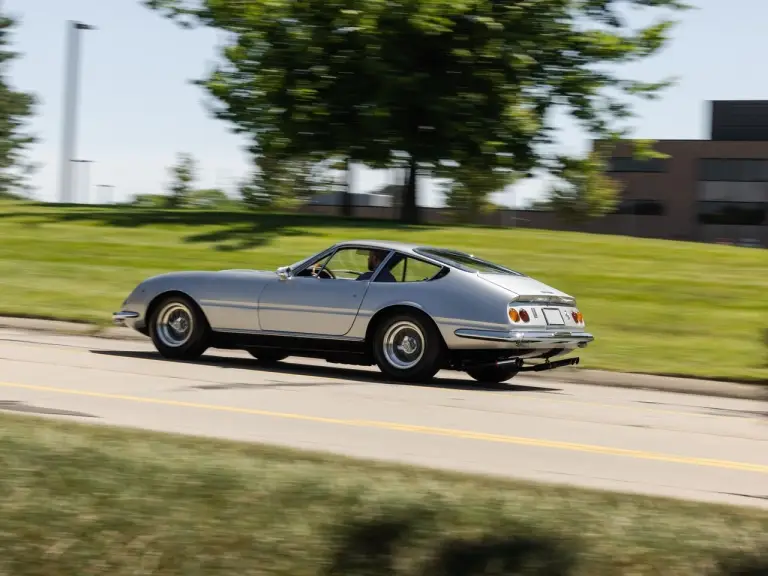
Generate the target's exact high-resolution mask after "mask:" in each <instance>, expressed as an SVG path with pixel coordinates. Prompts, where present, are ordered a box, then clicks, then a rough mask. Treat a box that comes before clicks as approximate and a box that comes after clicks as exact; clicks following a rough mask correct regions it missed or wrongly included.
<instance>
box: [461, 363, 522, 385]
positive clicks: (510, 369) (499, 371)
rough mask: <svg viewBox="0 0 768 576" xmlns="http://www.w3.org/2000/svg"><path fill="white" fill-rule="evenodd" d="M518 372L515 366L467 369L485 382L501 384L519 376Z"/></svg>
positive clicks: (470, 373)
mask: <svg viewBox="0 0 768 576" xmlns="http://www.w3.org/2000/svg"><path fill="white" fill-rule="evenodd" d="M517 373H518V369H517V367H515V366H485V367H483V368H474V369H471V370H467V374H469V375H470V376H471V377H472V378H474V379H475V380H477V381H478V382H482V383H484V384H501V383H502V382H506V381H507V380H511V379H512V378H514V377H515V376H517Z"/></svg>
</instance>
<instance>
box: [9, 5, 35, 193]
mask: <svg viewBox="0 0 768 576" xmlns="http://www.w3.org/2000/svg"><path fill="white" fill-rule="evenodd" d="M16 25H17V22H16V20H14V19H13V18H10V17H8V16H5V15H3V14H0V194H2V193H6V194H12V193H14V192H17V191H20V190H23V189H25V188H26V177H27V175H28V174H29V172H30V171H31V170H32V168H33V166H32V164H30V163H29V162H27V160H26V157H25V153H26V151H27V149H28V148H29V147H30V146H31V145H32V144H34V143H35V141H36V139H35V138H34V137H33V136H31V135H30V134H29V133H28V132H27V131H26V123H27V121H28V120H29V119H30V118H31V117H32V115H33V113H34V106H35V104H36V103H37V100H36V98H35V97H34V96H33V95H32V94H30V93H26V92H21V91H18V90H15V89H14V88H12V87H11V84H10V82H9V80H8V71H9V68H10V66H11V64H12V63H13V61H14V60H16V59H17V58H18V57H19V54H18V53H17V52H14V51H13V50H10V49H9V46H10V34H11V32H12V30H13V28H15V27H16Z"/></svg>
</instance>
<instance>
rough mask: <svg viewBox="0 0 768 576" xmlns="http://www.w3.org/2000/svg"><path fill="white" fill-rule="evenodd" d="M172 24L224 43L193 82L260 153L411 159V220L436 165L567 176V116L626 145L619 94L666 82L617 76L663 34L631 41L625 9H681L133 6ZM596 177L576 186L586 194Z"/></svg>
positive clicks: (663, 23) (414, 3)
mask: <svg viewBox="0 0 768 576" xmlns="http://www.w3.org/2000/svg"><path fill="white" fill-rule="evenodd" d="M145 3H146V4H147V5H148V6H150V7H151V8H154V9H157V10H160V11H162V12H164V13H165V14H166V15H169V16H171V17H173V18H180V19H181V20H182V21H184V22H198V23H202V24H204V25H207V26H210V27H212V28H215V29H219V30H224V31H227V32H228V33H229V34H230V38H231V39H232V40H231V44H230V45H229V46H227V47H226V48H225V49H224V51H223V54H222V55H223V63H222V64H221V66H219V67H218V68H217V69H216V70H214V72H213V73H212V74H211V76H210V77H209V78H208V79H207V80H205V81H203V82H202V83H201V84H202V85H203V86H205V87H206V88H207V90H208V92H209V93H210V94H211V95H212V96H213V97H214V100H215V101H216V102H217V104H218V111H217V113H218V115H219V117H221V118H225V119H227V120H229V121H230V122H232V123H233V124H234V125H235V126H236V127H237V129H238V130H240V131H244V132H246V133H248V134H249V135H250V136H251V137H252V140H253V142H254V147H253V150H254V152H255V153H256V154H262V153H266V154H271V153H273V151H275V150H280V151H281V152H283V153H285V154H287V155H289V156H291V155H299V156H300V155H304V154H307V153H308V152H313V153H320V154H325V155H326V156H330V155H342V156H344V157H346V158H350V159H352V160H357V161H360V162H365V163H368V164H369V165H374V166H375V165H386V164H387V163H388V162H392V161H393V159H394V155H395V153H398V152H399V153H403V154H404V155H405V157H406V158H407V163H408V168H409V178H408V182H407V186H406V190H405V194H404V202H403V212H402V219H403V220H404V221H406V222H417V221H418V210H417V208H416V206H417V201H416V200H417V199H416V180H417V178H418V177H419V176H429V175H433V174H435V173H436V172H437V171H439V170H440V168H439V164H440V162H441V161H444V160H453V161H455V162H457V163H458V164H459V165H465V164H468V165H471V166H472V170H473V171H479V172H480V173H488V172H490V171H493V170H498V169H510V170H513V171H515V172H516V173H518V174H519V175H520V176H529V175H531V173H532V172H533V171H534V170H535V169H539V170H543V171H545V172H549V173H552V174H554V175H556V176H562V177H564V178H565V177H567V178H571V177H572V171H573V170H574V169H576V168H578V167H588V166H589V163H585V162H579V160H578V159H573V161H569V162H564V161H563V159H561V158H558V157H556V156H552V155H551V154H547V153H546V152H545V151H544V146H543V145H546V144H551V143H552V142H553V140H554V127H553V126H552V124H551V121H552V112H553V111H554V110H555V109H557V108H558V107H561V108H565V109H566V110H567V111H568V112H570V114H571V115H572V116H574V117H575V118H576V119H577V120H579V122H580V123H581V124H582V126H583V127H584V128H585V129H586V130H587V132H588V133H589V134H590V135H591V136H593V137H596V138H599V139H603V140H608V139H610V140H617V139H619V138H620V137H622V136H625V135H626V134H628V132H629V129H628V128H627V127H626V126H622V125H621V124H622V123H623V122H625V121H628V120H629V119H630V118H631V117H632V112H631V105H630V102H629V101H628V98H629V97H634V96H643V97H649V98H652V97H655V96H657V95H658V94H659V91H660V90H662V89H663V88H664V87H666V86H667V85H669V84H670V83H671V80H664V81H661V82H658V83H650V84H648V83H639V82H634V81H632V80H628V79H624V78H622V77H621V76H620V75H619V74H618V73H617V70H618V68H619V67H620V66H621V65H622V64H626V63H630V62H635V61H638V60H642V59H645V58H648V57H650V56H652V55H654V54H656V53H657V52H658V51H659V50H660V49H662V48H663V47H664V46H665V44H666V43H667V40H668V36H669V32H670V30H671V27H672V26H673V22H672V21H670V20H659V21H657V22H655V23H653V24H651V25H649V26H647V27H645V28H641V29H639V30H634V29H632V28H631V27H630V25H629V24H628V23H627V20H626V18H624V17H623V16H622V15H621V8H622V7H626V6H633V7H636V8H646V9H652V10H656V11H659V10H662V9H671V10H682V9H684V8H686V6H685V5H684V4H683V3H682V2H680V1H679V0H625V1H624V2H621V1H619V0H539V1H537V2H519V1H512V0H451V1H447V0H443V1H437V2H435V1H429V2H428V1H426V0H409V1H406V2H401V3H397V4H393V3H390V2H386V1H384V0H304V1H302V2H294V1H289V0H270V1H269V2H267V1H266V0H251V1H249V2H243V1H241V0H145ZM593 182H594V179H589V178H588V179H586V181H585V182H584V183H585V184H586V185H591V184H592V183H593Z"/></svg>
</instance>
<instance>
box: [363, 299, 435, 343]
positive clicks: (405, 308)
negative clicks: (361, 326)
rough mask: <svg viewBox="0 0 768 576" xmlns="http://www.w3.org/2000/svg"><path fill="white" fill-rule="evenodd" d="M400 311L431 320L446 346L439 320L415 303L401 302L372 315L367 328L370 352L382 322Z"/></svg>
mask: <svg viewBox="0 0 768 576" xmlns="http://www.w3.org/2000/svg"><path fill="white" fill-rule="evenodd" d="M400 313H408V314H414V315H415V316H418V317H419V318H421V319H422V320H424V321H426V322H429V323H430V324H432V326H434V328H435V331H436V332H437V334H438V335H439V336H440V343H441V344H442V346H443V349H445V348H446V343H445V339H444V338H443V334H442V332H440V328H439V327H438V325H437V322H435V320H434V319H433V318H432V316H430V315H429V314H428V313H427V312H425V311H424V310H423V309H422V308H420V307H419V306H417V305H415V304H410V303H400V304H391V305H389V306H386V307H384V308H382V309H381V310H378V311H377V312H376V313H375V314H374V315H373V316H372V317H371V320H370V322H368V327H367V328H366V329H365V346H366V348H367V350H368V352H369V353H372V352H373V337H374V334H376V330H377V329H378V327H379V326H380V325H381V323H382V322H383V321H384V320H386V319H387V318H389V317H391V316H393V315H395V314H400Z"/></svg>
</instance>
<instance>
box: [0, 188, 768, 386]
mask: <svg viewBox="0 0 768 576" xmlns="http://www.w3.org/2000/svg"><path fill="white" fill-rule="evenodd" d="M352 238H379V239H394V240H402V241H416V242H421V243H425V244H435V245H443V246H451V247H455V248H459V249H464V250H468V251H470V252H472V253H474V254H477V255H479V256H482V257H485V258H488V259H490V260H494V261H498V262H501V263H504V264H506V265H508V266H510V267H512V268H514V269H517V270H520V271H521V272H524V273H526V274H529V275H531V276H533V277H535V278H537V279H539V280H541V281H543V282H546V283H548V284H552V285H553V286H555V287H557V288H559V289H562V290H564V291H566V292H568V293H571V294H573V295H574V296H576V297H577V299H578V302H579V306H580V308H581V310H582V311H583V312H584V314H585V317H586V322H587V326H588V329H589V330H590V331H592V332H593V333H594V334H595V336H596V341H595V343H594V344H593V345H592V346H591V347H590V348H589V349H588V350H586V351H585V352H584V354H583V356H582V358H583V364H582V366H584V367H588V368H600V369H610V370H619V371H632V372H647V373H664V374H679V375H693V376H704V377H713V378H722V379H735V380H753V381H763V382H768V355H767V354H766V351H765V344H764V342H763V339H764V333H765V330H766V329H767V328H768V298H766V294H768V251H766V250H760V249H750V248H738V247H730V246H718V245H708V244H695V243H684V242H667V241H657V240H645V239H634V238H623V237H611V236H601V235H588V234H571V233H562V232H549V231H536V230H519V229H512V230H510V229H506V230H502V229H494V228H480V227H467V226H463V227H435V226H421V227H401V226H398V225H395V224H390V223H383V222H365V221H351V222H350V221H341V220H334V219H329V218H325V217H314V216H304V217H301V216H295V215H254V214H250V213H247V212H204V211H169V210H158V209H140V208H131V207H122V206H121V207H108V208H104V207H101V208H97V207H82V206H68V207H59V206H43V205H36V204H28V203H9V202H0V314H10V315H30V316H40V317H50V318H58V319H70V320H83V321H92V322H101V323H105V322H108V321H109V319H110V314H111V312H112V311H113V310H115V309H116V308H117V307H118V306H119V304H120V302H121V301H122V300H123V298H124V297H125V296H126V295H127V294H128V292H129V291H130V290H131V289H132V288H133V286H134V285H135V284H136V283H137V282H138V281H140V280H142V279H143V278H145V277H146V276H148V275H151V274H157V273H160V272H166V271H169V270H184V269H210V270H215V269H221V268H235V267H236V268H242V267H250V268H266V269H273V268H276V267H277V266H280V265H285V264H290V263H291V262H294V261H296V260H298V259H300V258H302V257H304V256H306V255H309V254H311V253H313V252H316V251H319V250H320V249H322V248H324V247H326V246H327V245H329V244H331V243H333V242H336V241H338V240H343V239H352Z"/></svg>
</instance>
